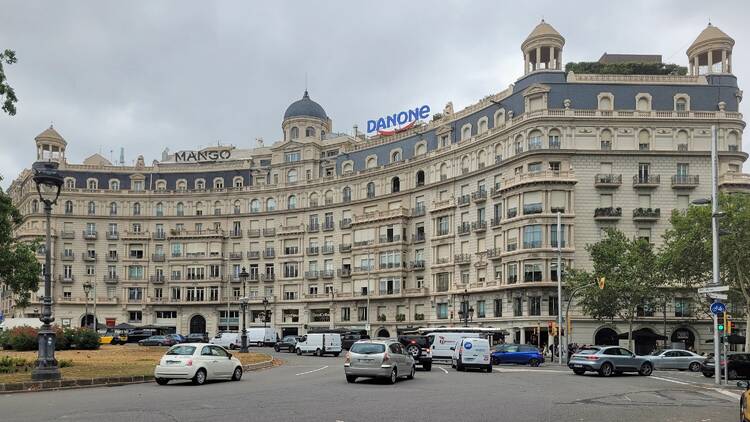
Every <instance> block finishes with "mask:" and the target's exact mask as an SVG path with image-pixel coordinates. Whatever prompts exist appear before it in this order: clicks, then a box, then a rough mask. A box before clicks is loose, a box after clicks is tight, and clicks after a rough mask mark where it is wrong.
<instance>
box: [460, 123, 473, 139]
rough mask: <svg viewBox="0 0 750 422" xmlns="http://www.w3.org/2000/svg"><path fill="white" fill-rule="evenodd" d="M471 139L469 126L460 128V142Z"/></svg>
mask: <svg viewBox="0 0 750 422" xmlns="http://www.w3.org/2000/svg"><path fill="white" fill-rule="evenodd" d="M469 138H471V125H465V126H464V127H463V128H461V140H462V141H465V140H467V139H469Z"/></svg>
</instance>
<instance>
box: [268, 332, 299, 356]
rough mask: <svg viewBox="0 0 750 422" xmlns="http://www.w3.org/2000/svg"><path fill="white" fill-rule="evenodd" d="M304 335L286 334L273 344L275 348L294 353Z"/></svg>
mask: <svg viewBox="0 0 750 422" xmlns="http://www.w3.org/2000/svg"><path fill="white" fill-rule="evenodd" d="M301 338H302V337H300V336H285V337H284V338H282V339H281V340H279V341H277V342H276V344H274V345H273V350H275V351H277V352H279V351H281V350H285V351H288V352H291V353H294V350H295V349H294V348H295V346H297V342H298V341H299V339H301Z"/></svg>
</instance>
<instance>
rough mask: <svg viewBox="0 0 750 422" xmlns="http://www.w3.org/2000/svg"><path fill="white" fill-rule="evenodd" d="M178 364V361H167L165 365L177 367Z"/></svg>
mask: <svg viewBox="0 0 750 422" xmlns="http://www.w3.org/2000/svg"><path fill="white" fill-rule="evenodd" d="M178 364H180V361H179V360H168V361H167V365H178Z"/></svg>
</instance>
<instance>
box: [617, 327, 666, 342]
mask: <svg viewBox="0 0 750 422" xmlns="http://www.w3.org/2000/svg"><path fill="white" fill-rule="evenodd" d="M617 338H618V339H620V340H627V338H628V332H627V331H626V332H624V333H622V334H619V335H618V336H617ZM633 338H634V339H637V338H641V339H644V338H645V339H654V340H666V339H667V337H665V336H663V335H661V334H656V333H655V332H653V331H651V330H649V329H647V328H641V329H638V330H633Z"/></svg>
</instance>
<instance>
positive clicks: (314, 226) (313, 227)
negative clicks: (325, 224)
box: [307, 223, 320, 233]
mask: <svg viewBox="0 0 750 422" xmlns="http://www.w3.org/2000/svg"><path fill="white" fill-rule="evenodd" d="M318 231H320V224H319V223H310V224H308V225H307V232H308V233H316V232H318Z"/></svg>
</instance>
